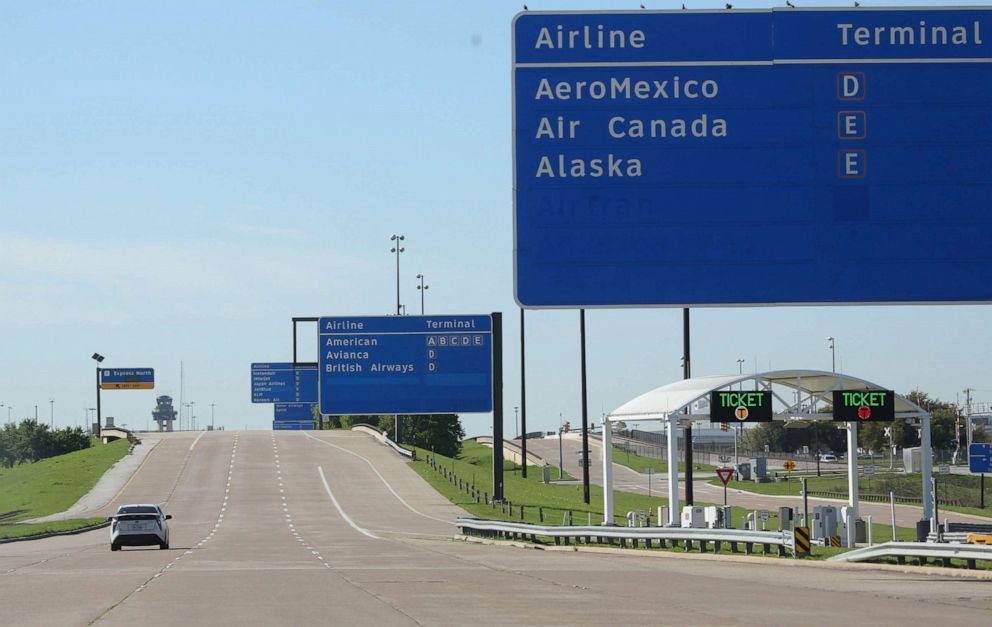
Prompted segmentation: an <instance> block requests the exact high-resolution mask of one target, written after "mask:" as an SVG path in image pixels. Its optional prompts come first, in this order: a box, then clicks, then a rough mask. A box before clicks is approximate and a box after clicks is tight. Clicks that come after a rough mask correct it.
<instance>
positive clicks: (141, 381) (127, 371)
mask: <svg viewBox="0 0 992 627" xmlns="http://www.w3.org/2000/svg"><path fill="white" fill-rule="evenodd" d="M100 388H101V389H103V390H154V389H155V370H154V368H101V369H100Z"/></svg>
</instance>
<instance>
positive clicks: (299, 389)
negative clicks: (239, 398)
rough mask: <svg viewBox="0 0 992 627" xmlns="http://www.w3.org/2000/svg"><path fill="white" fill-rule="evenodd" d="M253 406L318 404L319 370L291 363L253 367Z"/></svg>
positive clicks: (256, 365)
mask: <svg viewBox="0 0 992 627" xmlns="http://www.w3.org/2000/svg"><path fill="white" fill-rule="evenodd" d="M251 402H253V403H316V402H317V368H315V367H314V366H294V365H293V363H292V362H288V363H253V364H252V365H251Z"/></svg>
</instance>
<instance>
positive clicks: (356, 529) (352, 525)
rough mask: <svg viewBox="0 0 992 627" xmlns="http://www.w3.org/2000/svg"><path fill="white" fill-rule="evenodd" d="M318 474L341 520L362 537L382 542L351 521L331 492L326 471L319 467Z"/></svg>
mask: <svg viewBox="0 0 992 627" xmlns="http://www.w3.org/2000/svg"><path fill="white" fill-rule="evenodd" d="M315 439H316V438H315ZM317 472H318V473H320V480H321V482H323V484H324V489H325V490H327V496H329V497H331V503H333V504H334V507H335V509H337V510H338V513H339V514H341V518H343V519H344V521H345V522H346V523H348V524H349V525H351V528H352V529H354V530H355V531H357V532H358V533H360V534H362V535H366V536H368V537H370V538H372V539H373V540H381V539H382V538H380V537H379V536H377V535H375V534H374V533H372V532H371V531H368V530H366V529H364V528H362V527H360V526H359V525H358V524H357V523H356V522H355V521H354V520H352V519H351V516H349V515H348V514H346V513H345V511H344V510H343V509H341V504H340V503H338V500H337V499H336V498H335V497H334V493H333V492H331V486H329V485H328V484H327V477H325V476H324V469H323V468H322V467H320V466H317Z"/></svg>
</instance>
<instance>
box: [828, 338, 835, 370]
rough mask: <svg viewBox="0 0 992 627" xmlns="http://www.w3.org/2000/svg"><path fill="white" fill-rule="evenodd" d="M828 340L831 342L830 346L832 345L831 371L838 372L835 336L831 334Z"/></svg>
mask: <svg viewBox="0 0 992 627" xmlns="http://www.w3.org/2000/svg"><path fill="white" fill-rule="evenodd" d="M827 341H828V342H830V344H829V346H830V372H834V373H836V372H837V358H836V357H837V356H836V351H835V350H834V336H832V335H831V336H830V337H828V338H827Z"/></svg>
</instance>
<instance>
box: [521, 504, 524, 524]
mask: <svg viewBox="0 0 992 627" xmlns="http://www.w3.org/2000/svg"><path fill="white" fill-rule="evenodd" d="M523 519H524V506H523V505H521V506H520V520H523Z"/></svg>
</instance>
